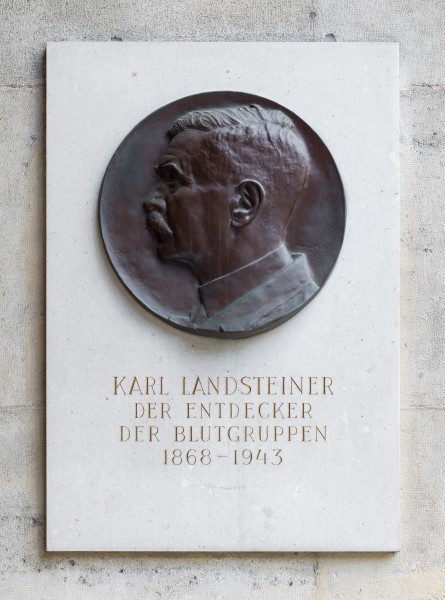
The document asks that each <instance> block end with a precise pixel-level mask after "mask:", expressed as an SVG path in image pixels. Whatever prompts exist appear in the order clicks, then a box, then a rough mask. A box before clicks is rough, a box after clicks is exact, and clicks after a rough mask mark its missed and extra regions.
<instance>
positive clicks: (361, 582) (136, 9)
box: [0, 0, 445, 600]
mask: <svg viewBox="0 0 445 600" xmlns="http://www.w3.org/2000/svg"><path fill="white" fill-rule="evenodd" d="M444 16H445V9H444V5H443V0H399V1H398V0H374V1H373V2H370V3H367V2H365V1H364V0H363V1H362V2H357V1H355V2H354V1H352V0H349V1H348V0H336V1H334V0H318V1H317V0H314V1H313V2H311V1H307V2H297V1H295V0H293V1H292V0H272V1H271V0H238V1H236V0H226V1H223V0H220V1H216V0H162V1H161V0H160V1H157V2H145V3H143V2H141V1H140V0H108V2H105V1H103V2H100V1H99V0H94V1H93V2H90V3H89V2H86V1H83V2H77V3H75V2H71V3H68V2H61V1H55V0H53V1H52V2H50V1H49V0H2V2H1V4H0V23H1V24H2V25H1V27H0V41H1V53H0V57H1V58H0V131H1V144H0V164H1V165H2V169H1V175H0V199H1V200H0V201H1V204H2V206H1V213H0V215H1V218H0V282H1V284H0V294H1V305H0V306H1V314H0V317H1V320H0V349H1V350H0V352H1V363H0V381H1V384H2V393H1V395H0V598H1V599H2V600H3V599H4V600H10V599H16V598H18V599H24V598H32V599H33V600H39V599H42V600H43V599H44V600H51V599H60V598H63V597H64V598H69V599H82V600H86V599H88V600H89V599H91V600H92V599H94V600H97V599H99V598H104V599H105V598H106V599H114V598H116V599H117V598H119V599H121V598H129V599H131V600H137V599H142V598H144V599H152V598H153V599H163V600H167V599H172V600H179V599H181V600H183V599H184V600H185V599H194V600H200V599H202V600H204V599H206V600H207V599H208V598H219V599H235V598H236V599H243V600H244V599H249V600H253V599H264V598H268V599H273V600H281V599H283V600H290V599H295V600H297V599H312V600H315V599H320V600H321V599H329V600H333V599H340V598H344V599H347V600H349V599H356V598H360V599H369V600H376V599H385V600H386V599H387V600H396V599H403V600H411V599H412V600H439V599H443V598H445V564H444V563H445V543H444V529H445V526H444V524H445V485H444V464H445V463H444V459H445V456H444V455H445V451H444V447H443V439H444V437H445V420H444V415H445V399H444V395H443V391H442V388H443V383H444V379H445V368H444V366H443V358H444V321H445V311H444V306H443V305H444V295H445V278H444V262H443V249H444V245H445V242H444V233H443V223H444V213H445V204H444V202H443V195H444V194H443V192H444V175H443V172H444V162H445V150H444V148H445V133H444V126H443V125H444V119H445V86H444V84H445V81H444V69H443V61H444V58H445V56H444V54H445V53H444V34H443V31H444V29H445V18H444ZM328 34H333V35H334V36H335V37H336V39H337V40H339V41H360V40H363V41H385V40H386V41H397V40H398V41H400V42H401V78H400V87H401V92H400V95H401V167H402V171H401V190H402V211H401V214H402V315H403V318H402V348H403V353H402V376H403V383H402V483H401V485H402V506H401V510H402V548H403V549H402V551H401V552H400V553H398V554H390V555H386V554H376V555H371V554H365V555H363V554H360V555H352V554H346V555H345V554H343V555H341V554H338V555H334V554H327V555H326V554H324V555H321V554H293V555H292V554H287V555H278V556H273V555H267V556H257V555H217V554H215V555H213V554H212V555H204V556H202V555H173V556H172V555H149V554H113V555H102V554H84V555H80V556H78V555H69V554H47V553H46V552H45V540H44V524H45V494H44V483H45V466H44V457H45V454H44V445H45V434H44V423H45V398H44V364H45V362H44V354H45V335H44V310H45V303H44V300H45V295H44V284H43V279H44V244H43V239H44V233H45V225H44V207H45V184H44V172H45V159H44V153H45V135H44V111H45V103H44V92H45V87H44V82H45V74H44V52H45V42H46V41H47V40H110V39H111V38H113V37H117V38H122V40H124V41H125V40H169V39H171V40H173V39H174V40H288V41H291V40H295V41H320V40H323V39H324V38H325V36H327V35H328ZM329 37H330V38H332V36H329ZM116 43H119V42H118V41H117V42H116ZM66 435H69V431H67V432H66Z"/></svg>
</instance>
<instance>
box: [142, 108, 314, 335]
mask: <svg viewBox="0 0 445 600" xmlns="http://www.w3.org/2000/svg"><path fill="white" fill-rule="evenodd" d="M169 136H170V138H171V142H170V144H169V146H168V148H167V150H166V151H165V153H164V155H163V156H162V158H161V160H160V162H159V164H158V165H157V167H156V173H157V176H158V182H157V184H156V185H155V187H154V189H153V190H152V191H151V193H150V195H149V197H148V199H147V200H145V201H144V203H143V208H144V212H145V216H146V222H147V228H148V230H149V231H150V232H151V233H153V234H154V235H155V236H156V237H157V240H158V255H159V258H160V259H161V260H163V261H166V262H176V263H180V264H183V265H186V266H187V267H188V268H189V269H190V270H191V271H192V272H193V274H194V275H195V277H196V279H197V280H198V282H199V288H198V290H199V296H200V300H201V303H200V304H199V305H198V306H197V307H196V308H195V309H194V310H193V311H192V312H191V314H190V315H189V316H188V317H184V320H183V322H184V324H188V325H189V326H191V327H194V326H195V327H203V326H204V327H205V328H206V329H216V330H220V331H225V330H235V331H236V330H249V329H252V328H256V327H259V326H261V325H262V324H263V323H264V322H266V321H268V320H270V319H271V318H272V319H279V318H280V317H282V316H283V315H286V314H287V313H288V312H289V306H290V305H295V304H298V305H303V304H304V303H305V302H306V301H307V300H308V299H309V298H310V297H312V296H313V295H314V294H315V292H316V291H317V290H318V287H319V286H318V285H317V283H316V281H315V279H314V276H313V274H312V273H311V270H310V267H309V264H308V261H307V259H306V256H305V255H304V254H303V253H301V252H300V253H296V254H291V252H289V250H288V248H287V246H286V243H285V232H286V227H287V224H288V222H289V219H290V216H291V214H292V213H293V211H294V210H296V208H297V205H298V201H299V199H300V196H301V192H302V189H303V187H304V185H305V182H306V178H307V174H308V164H307V163H308V157H307V149H306V146H305V143H304V141H303V140H302V139H301V137H300V136H299V133H298V131H297V130H296V129H295V127H294V125H293V123H292V121H291V120H290V119H289V118H288V117H287V116H286V115H285V114H284V113H282V112H281V111H279V110H269V109H264V108H261V107H260V106H258V105H250V106H239V107H235V108H215V109H212V110H205V111H193V112H189V113H186V114H184V115H182V116H181V117H179V118H178V119H177V120H176V121H175V122H174V123H173V124H172V126H171V127H170V129H169Z"/></svg>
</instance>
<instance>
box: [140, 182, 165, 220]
mask: <svg viewBox="0 0 445 600" xmlns="http://www.w3.org/2000/svg"><path fill="white" fill-rule="evenodd" d="M143 207H144V211H145V213H146V214H147V215H148V214H149V213H151V212H153V211H154V210H156V211H157V212H160V213H161V214H163V215H164V214H165V213H166V211H167V205H166V202H165V198H164V196H163V194H161V193H160V190H159V189H158V188H156V189H155V190H154V192H152V193H151V194H150V195H149V196H148V198H147V200H146V201H145V202H144V203H143Z"/></svg>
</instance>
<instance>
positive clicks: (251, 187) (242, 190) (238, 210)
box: [231, 179, 264, 228]
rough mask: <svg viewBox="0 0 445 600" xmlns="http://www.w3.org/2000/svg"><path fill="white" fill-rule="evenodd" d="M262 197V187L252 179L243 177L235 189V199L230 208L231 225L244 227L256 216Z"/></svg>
mask: <svg viewBox="0 0 445 600" xmlns="http://www.w3.org/2000/svg"><path fill="white" fill-rule="evenodd" d="M263 199H264V188H263V186H262V185H261V183H258V181H255V180H254V179H245V180H244V181H242V182H241V183H240V184H239V185H238V187H237V190H236V199H235V203H234V206H233V209H232V221H231V225H232V227H235V228H239V227H244V226H245V225H248V224H249V223H251V222H252V221H253V220H254V218H255V217H256V216H257V214H258V211H259V208H260V206H261V203H262V201H263Z"/></svg>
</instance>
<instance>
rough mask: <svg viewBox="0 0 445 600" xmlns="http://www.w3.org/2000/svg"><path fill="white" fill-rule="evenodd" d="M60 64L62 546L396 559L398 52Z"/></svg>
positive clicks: (52, 144) (138, 55)
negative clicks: (389, 555) (371, 554)
mask: <svg viewBox="0 0 445 600" xmlns="http://www.w3.org/2000/svg"><path fill="white" fill-rule="evenodd" d="M47 56H48V65H47V66H48V69H47V73H48V82H47V128H48V130H47V260H48V265H47V461H48V469H47V504H48V513H47V514H48V519H47V545H48V549H49V550H58V551H63V550H70V551H94V550H98V551H99V550H100V551H128V550H135V551H261V552H262V551H336V550H339V551H360V550H361V551H385V550H386V551H390V550H397V549H398V547H399V534H398V531H399V504H398V503H399V500H398V490H399V480H398V422H399V418H398V394H399V380H398V377H399V374H398V373H399V332H398V311H399V283H398V282H399V279H398V277H399V276H398V269H399V262H398V255H399V225H398V210H399V199H398V46H397V45H396V44H339V43H337V44H316V43H314V44H297V43H241V44H237V43H215V44H212V43H199V44H198V43H122V44H118V43H52V44H49V45H48V54H47ZM346 209H347V216H346ZM197 334H198V335H197Z"/></svg>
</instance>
